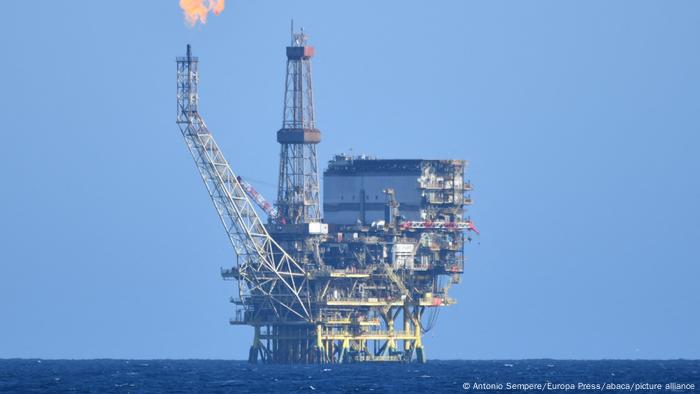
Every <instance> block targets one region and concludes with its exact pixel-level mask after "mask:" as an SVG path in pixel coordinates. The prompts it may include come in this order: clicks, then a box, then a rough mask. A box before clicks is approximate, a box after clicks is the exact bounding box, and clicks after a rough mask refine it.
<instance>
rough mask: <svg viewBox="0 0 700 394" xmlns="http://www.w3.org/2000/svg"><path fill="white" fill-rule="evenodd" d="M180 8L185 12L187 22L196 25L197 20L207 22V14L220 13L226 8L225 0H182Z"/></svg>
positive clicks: (191, 25) (192, 25)
mask: <svg viewBox="0 0 700 394" xmlns="http://www.w3.org/2000/svg"><path fill="white" fill-rule="evenodd" d="M180 8H182V11H184V13H185V22H187V24H188V25H189V26H190V27H194V25H196V24H197V22H198V21H199V22H202V23H207V15H208V14H209V12H210V11H211V12H213V13H214V15H219V14H220V13H221V12H222V11H223V10H224V0H180Z"/></svg>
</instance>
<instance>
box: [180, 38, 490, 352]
mask: <svg viewBox="0 0 700 394" xmlns="http://www.w3.org/2000/svg"><path fill="white" fill-rule="evenodd" d="M286 54H287V75H286V80H285V81H286V83H285V102H284V117H283V123H282V128H281V129H280V130H279V131H278V132H277V141H278V142H279V144H280V171H279V185H278V186H279V187H278V195H277V200H276V204H275V205H276V207H277V209H276V210H275V209H273V208H272V206H271V205H270V204H269V203H268V202H267V200H266V199H265V198H264V197H263V196H262V195H261V194H260V193H259V192H257V191H256V190H255V188H254V187H253V186H252V185H250V184H249V183H248V182H246V181H245V180H243V179H242V178H240V177H239V176H237V175H236V174H235V173H234V171H233V169H232V168H231V166H230V165H229V163H228V162H227V161H226V159H225V158H224V156H223V153H222V152H221V149H220V148H219V146H218V145H217V144H216V142H215V140H214V137H213V136H212V134H211V133H210V132H209V130H208V129H207V126H206V125H205V123H204V121H203V119H202V117H201V116H200V114H199V108H198V107H199V96H198V93H197V87H198V84H199V72H198V60H197V58H195V57H193V56H192V53H191V49H190V47H189V46H188V47H187V54H186V56H185V57H180V58H177V103H178V115H177V124H178V126H179V128H180V131H181V132H182V135H183V137H184V139H185V142H186V143H187V147H188V149H189V151H190V152H191V154H192V157H193V159H194V161H195V164H196V167H197V169H198V170H199V173H200V175H201V177H202V179H203V181H204V184H205V186H206V189H207V191H208V192H209V195H210V197H211V199H212V202H213V203H214V207H215V208H216V211H217V213H218V215H219V218H220V219H221V222H222V223H223V225H224V229H225V230H226V233H227V235H228V238H229V240H230V242H231V244H232V245H233V248H234V251H235V253H236V264H235V266H233V267H231V268H228V269H223V270H222V276H223V277H224V279H227V280H235V281H237V283H238V297H232V298H231V302H232V303H233V304H234V306H235V307H234V308H235V312H234V317H233V318H231V319H230V323H231V324H233V325H248V326H252V327H253V329H254V337H253V344H252V346H251V348H250V352H249V357H248V360H249V361H250V362H253V363H256V362H263V363H290V364H296V363H345V362H369V361H398V362H409V361H414V360H415V361H417V362H425V360H426V356H425V352H424V345H423V342H422V338H423V334H425V333H426V332H428V331H429V330H430V329H431V328H432V327H433V325H434V323H435V319H436V318H437V311H438V310H439V309H440V308H442V307H445V306H449V305H452V304H454V303H455V300H454V299H452V298H451V297H450V296H449V295H448V290H449V288H450V286H451V285H452V284H455V283H459V281H460V278H461V275H462V273H463V271H464V260H465V258H464V253H463V251H464V244H465V235H467V234H468V232H473V233H475V234H478V230H477V229H476V227H475V226H474V224H473V223H472V221H471V220H470V219H469V217H467V216H465V211H466V209H465V206H467V205H469V204H471V198H470V196H469V195H468V194H467V193H468V192H470V191H471V184H470V183H469V182H465V181H464V173H465V170H466V165H467V163H466V161H464V160H425V159H398V160H380V159H376V158H373V157H368V156H364V155H361V156H356V157H352V156H347V155H336V156H335V157H334V158H333V159H332V160H331V161H330V162H329V163H328V167H327V168H326V169H325V171H324V172H323V177H324V183H323V185H324V193H323V211H324V216H323V217H322V216H321V211H320V201H319V179H318V175H319V174H318V165H317V158H316V148H317V144H318V143H319V142H320V141H321V133H320V131H319V130H318V129H317V128H316V122H315V119H314V116H315V114H314V105H313V93H312V88H311V58H312V57H313V55H314V49H313V47H311V46H309V45H308V44H307V36H306V35H305V34H304V33H303V30H302V31H301V32H300V33H295V32H294V31H292V43H291V45H290V46H288V47H287V48H286ZM255 205H257V206H258V207H259V209H260V214H262V213H263V212H264V213H266V214H267V215H268V218H267V221H266V222H263V220H262V219H261V218H260V216H259V213H258V211H256V208H255ZM466 240H467V241H469V240H471V237H470V236H467V237H466Z"/></svg>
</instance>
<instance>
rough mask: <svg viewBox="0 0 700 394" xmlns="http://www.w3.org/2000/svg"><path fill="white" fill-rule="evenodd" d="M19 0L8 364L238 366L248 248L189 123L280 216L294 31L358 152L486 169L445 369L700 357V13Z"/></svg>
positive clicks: (8, 53)
mask: <svg viewBox="0 0 700 394" xmlns="http://www.w3.org/2000/svg"><path fill="white" fill-rule="evenodd" d="M35 3H36V6H32V7H29V6H27V5H25V4H24V2H10V3H8V4H6V5H5V7H4V12H5V15H6V16H8V17H6V18H5V21H4V22H3V23H2V24H1V25H0V43H1V44H2V45H1V46H0V48H1V49H2V53H3V56H2V59H3V61H2V62H1V63H0V75H2V76H3V81H2V87H3V89H2V92H3V93H2V94H0V108H1V110H0V113H1V114H2V118H3V133H2V135H3V148H4V149H3V153H2V155H0V161H1V162H0V163H1V165H0V175H1V176H2V185H3V186H2V193H0V215H1V216H0V219H1V220H0V223H1V224H0V316H1V317H2V318H1V321H2V324H0V357H47V358H49V357H52V358H95V357H120V358H227V359H230V358H234V359H244V358H245V357H246V356H247V350H248V346H249V345H250V341H251V338H252V330H251V329H250V328H246V327H240V328H239V327H236V328H234V327H230V326H228V324H227V319H228V317H229V315H230V314H231V310H232V308H231V305H230V304H228V302H227V301H228V297H229V296H230V295H232V294H233V293H234V292H235V287H234V285H233V284H232V283H231V282H224V281H222V280H221V279H220V277H219V267H221V266H227V265H230V264H232V263H233V252H232V249H231V247H230V245H229V244H228V242H227V239H226V236H225V234H224V231H223V229H222V228H221V225H220V223H219V222H218V219H217V217H216V214H215V211H214V209H213V207H212V206H211V202H210V201H209V199H208V197H207V195H206V192H205V189H204V187H203V185H202V184H201V180H200V178H199V175H198V174H197V172H196V169H195V167H194V165H193V163H192V161H191V158H190V157H189V154H188V152H187V150H186V147H185V145H184V142H183V141H182V138H181V136H180V134H179V131H178V129H177V126H176V125H175V56H178V55H182V53H183V52H184V49H185V44H187V43H191V44H192V45H193V48H194V51H195V54H196V55H198V56H200V58H201V68H200V70H201V73H202V76H201V89H200V91H201V106H200V108H201V112H202V113H203V115H204V117H205V119H206V120H207V123H208V125H209V127H210V129H211V130H212V132H213V133H215V135H216V137H217V140H218V141H219V144H220V145H221V146H222V148H223V149H224V152H225V154H226V156H227V158H228V160H229V161H230V162H231V163H232V165H233V166H234V167H235V168H234V169H235V170H236V171H237V172H238V173H239V174H241V175H244V176H246V177H248V178H251V179H256V180H258V181H257V183H256V186H257V187H258V188H259V190H260V191H261V192H263V193H264V194H265V195H266V196H267V197H268V198H270V199H273V198H274V193H275V191H274V189H275V187H274V186H273V185H274V184H275V183H276V181H277V179H276V171H277V165H278V146H277V144H276V142H275V132H276V130H277V129H278V128H279V127H280V124H281V116H282V99H283V97H282V94H283V78H284V66H285V64H284V62H285V57H284V46H285V45H286V44H287V42H288V40H289V21H290V19H291V18H295V20H296V23H297V25H300V26H304V27H305V29H306V31H307V32H308V33H309V34H310V36H311V41H312V43H313V44H314V45H315V46H316V48H317V56H316V58H315V59H314V84H315V85H314V87H315V95H316V100H317V112H318V114H317V120H318V125H319V127H320V129H321V130H322V131H323V133H324V141H323V142H322V144H321V145H320V146H319V154H320V160H321V166H322V167H325V163H326V162H327V161H328V159H329V158H330V157H331V156H332V155H333V154H336V153H340V152H349V151H350V149H352V151H353V152H354V153H368V154H375V155H379V156H381V157H384V158H417V157H426V158H456V159H457V158H458V159H467V160H469V161H470V163H471V164H470V168H469V174H468V178H469V179H470V180H471V181H472V183H473V184H474V185H475V191H474V192H473V193H472V197H473V199H474V202H475V204H474V206H473V207H472V208H471V210H470V214H471V216H472V218H473V219H474V220H475V222H476V223H477V225H478V226H479V228H480V230H481V231H482V235H481V237H479V238H478V240H477V241H478V242H476V243H474V244H472V245H471V246H469V247H468V248H467V256H468V259H469V261H468V264H467V265H466V269H465V275H464V278H463V282H462V283H461V284H460V285H458V286H456V287H454V288H453V289H452V295H453V296H454V297H456V298H457V299H458V302H459V303H458V304H457V305H456V306H453V307H450V308H447V309H445V310H443V311H442V312H441V314H440V319H439V321H438V325H437V327H436V328H435V329H434V330H433V331H431V332H430V333H428V334H427V336H426V342H427V345H426V346H427V354H428V357H432V358H468V359H481V358H536V357H551V358H679V357H683V358H699V357H700V335H698V333H697V332H698V330H697V327H698V326H700V318H699V317H698V314H697V309H698V305H699V304H700V296H699V295H698V287H697V281H698V278H699V277H700V264H699V263H700V252H699V251H698V248H697V247H696V244H697V240H698V239H699V238H700V226H699V225H698V223H700V208H699V207H698V202H699V201H700V184H699V183H700V182H699V181H698V173H699V172H700V158H698V150H699V148H700V130H699V129H700V120H699V117H698V114H700V93H699V92H700V75H699V71H698V70H700V53H699V51H700V3H698V2H693V1H673V2H668V1H615V2H609V1H586V2H562V1H531V2H505V1H479V2H476V1H459V0H454V1H447V0H445V1H389V0H387V1H381V2H377V1H364V0H358V1H353V2H348V1H332V2H331V1H321V0H316V1H294V2H292V1H281V0H280V1H265V2H262V1H250V0H247V1H234V0H229V1H227V7H226V10H225V11H224V13H223V14H221V15H220V16H218V17H212V18H211V19H210V20H209V23H208V24H207V25H206V26H203V27H201V26H200V27H197V28H195V29H188V28H187V27H186V26H185V24H184V22H183V18H182V14H181V11H180V10H179V7H178V6H177V1H176V0H171V1H163V0H160V1H148V2H144V1H120V2H116V1H109V2H96V1H71V2H55V1H38V2H35Z"/></svg>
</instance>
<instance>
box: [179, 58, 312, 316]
mask: <svg viewBox="0 0 700 394" xmlns="http://www.w3.org/2000/svg"><path fill="white" fill-rule="evenodd" d="M198 84H199V73H198V59H197V58H195V57H193V56H192V53H191V48H190V46H189V45H188V46H187V55H186V56H185V57H180V58H178V59H177V105H178V115H177V124H178V126H179V127H180V131H181V132H182V136H183V137H184V138H185V142H186V143H187V147H188V149H189V151H190V153H191V154H192V158H193V159H194V161H195V164H196V166H197V169H198V170H199V173H200V175H201V176H202V180H203V181H204V184H205V186H206V188H207V191H208V192H209V195H210V197H211V199H212V201H213V203H214V207H215V208H216V211H217V213H218V214H219V218H220V219H221V222H222V223H223V225H224V228H225V230H226V233H227V235H228V237H229V240H230V241H231V244H232V245H233V247H234V250H235V252H236V255H237V260H238V264H237V267H235V268H234V271H235V275H234V277H236V278H237V279H238V283H239V289H240V292H241V297H242V298H243V297H265V298H267V299H269V302H267V303H265V304H264V305H267V308H268V309H269V310H267V311H261V310H256V311H248V312H250V313H253V314H260V315H267V314H268V313H266V312H272V313H273V314H274V316H276V317H277V318H281V319H283V320H305V321H310V320H311V315H310V308H309V299H308V283H307V277H306V272H305V270H304V268H303V267H302V266H301V265H299V264H298V263H297V262H296V261H295V260H294V259H293V258H292V257H291V256H290V255H289V254H288V253H287V252H286V251H285V250H284V249H282V247H281V246H280V245H279V244H278V243H277V242H276V241H275V240H274V239H273V238H272V237H271V236H270V234H269V233H268V231H267V229H266V228H265V226H264V225H263V222H262V221H261V220H260V217H258V214H257V213H256V211H255V209H254V207H253V205H252V203H251V201H250V199H249V198H248V197H247V196H246V192H245V190H244V188H243V186H242V185H241V183H240V181H239V178H238V177H237V176H236V174H235V173H234V172H233V170H232V169H231V166H230V165H229V164H228V162H227V161H226V159H225V158H224V155H223V153H222V152H221V149H220V148H219V146H218V145H217V143H216V141H215V140H214V136H213V135H212V134H211V133H210V132H209V130H208V129H207V126H206V124H205V123H204V120H203V119H202V117H201V116H200V115H199V112H198V102H199V96H198Z"/></svg>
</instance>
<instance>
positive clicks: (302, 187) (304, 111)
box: [277, 29, 321, 224]
mask: <svg viewBox="0 0 700 394" xmlns="http://www.w3.org/2000/svg"><path fill="white" fill-rule="evenodd" d="M307 39H308V37H307V36H306V34H304V31H303V29H302V31H301V32H300V33H295V32H294V31H293V30H292V42H291V45H290V46H288V47H287V76H286V78H285V87H284V113H283V120H282V128H281V129H280V130H279V131H278V132H277V142H279V144H280V171H279V185H278V188H277V209H278V210H279V219H278V221H279V222H281V223H283V224H300V223H310V222H318V221H320V220H321V211H320V204H319V197H318V196H319V187H318V161H317V159H316V144H318V143H319V142H321V132H320V131H319V130H318V129H317V128H316V119H315V118H316V113H315V111H314V95H313V88H312V83H311V58H312V57H313V56H314V47H312V46H309V45H308V44H307Z"/></svg>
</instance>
